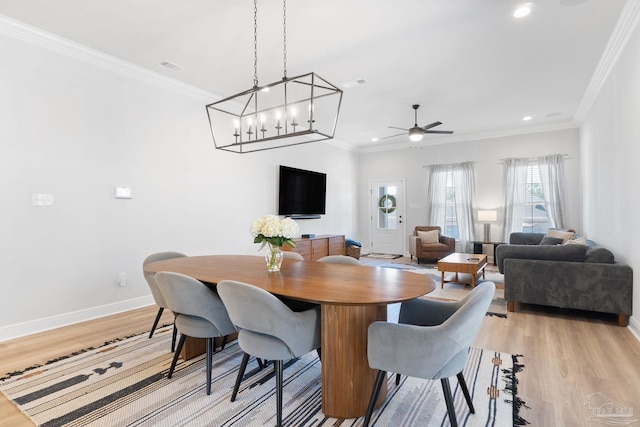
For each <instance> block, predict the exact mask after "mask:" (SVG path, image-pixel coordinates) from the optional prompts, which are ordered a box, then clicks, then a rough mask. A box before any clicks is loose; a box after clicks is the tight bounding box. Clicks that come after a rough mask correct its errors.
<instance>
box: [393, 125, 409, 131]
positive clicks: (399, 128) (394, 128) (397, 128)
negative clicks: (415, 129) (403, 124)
mask: <svg viewBox="0 0 640 427" xmlns="http://www.w3.org/2000/svg"><path fill="white" fill-rule="evenodd" d="M389 129H400V130H406V131H407V132H409V129H405V128H397V127H395V126H389Z"/></svg>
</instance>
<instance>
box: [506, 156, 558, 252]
mask: <svg viewBox="0 0 640 427" xmlns="http://www.w3.org/2000/svg"><path fill="white" fill-rule="evenodd" d="M505 177H506V180H505V217H504V220H505V223H504V235H503V241H505V242H508V241H509V235H510V234H511V233H512V232H515V231H524V232H532V233H545V232H546V231H547V230H548V229H549V228H564V227H565V215H566V213H565V210H566V201H565V200H566V179H565V176H564V156H563V155H562V154H552V155H549V156H543V157H537V158H534V159H505Z"/></svg>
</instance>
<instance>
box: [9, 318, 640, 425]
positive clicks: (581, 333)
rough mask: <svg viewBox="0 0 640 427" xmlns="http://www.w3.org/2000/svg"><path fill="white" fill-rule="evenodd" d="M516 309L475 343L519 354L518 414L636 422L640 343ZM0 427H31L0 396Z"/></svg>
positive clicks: (23, 353) (124, 331)
mask: <svg viewBox="0 0 640 427" xmlns="http://www.w3.org/2000/svg"><path fill="white" fill-rule="evenodd" d="M517 309H518V311H517V312H515V313H509V315H508V318H507V319H502V318H498V317H485V319H484V323H483V326H482V329H481V332H480V334H479V336H478V338H477V340H476V342H475V345H476V346H479V347H483V348H487V349H492V350H498V351H501V352H506V353H510V354H522V355H524V357H522V358H521V359H520V360H521V362H522V363H523V364H524V365H525V368H524V370H523V372H521V373H520V375H519V380H520V382H519V395H520V397H521V398H522V399H523V400H524V401H525V402H526V405H527V406H528V407H529V408H530V409H522V411H521V416H522V417H523V418H525V419H526V420H527V421H529V422H530V423H531V424H530V425H532V426H545V427H549V426H586V425H594V424H597V425H601V424H599V423H589V422H587V421H586V420H587V418H588V417H589V416H590V415H591V413H590V411H589V409H588V408H587V407H586V406H585V405H584V402H585V400H586V399H587V397H588V396H589V395H590V394H592V393H596V392H601V393H604V394H605V395H606V396H607V398H609V399H611V400H612V401H615V402H617V403H619V404H620V405H622V406H624V407H626V408H633V410H634V412H635V414H637V415H636V417H634V419H638V418H640V342H639V341H637V340H636V338H635V337H634V336H633V335H632V334H631V332H629V330H628V329H627V328H621V327H618V326H616V319H615V316H608V315H606V316H601V315H592V314H585V313H580V312H577V313H576V312H571V311H563V310H553V309H544V308H541V307H536V306H519V307H518V308H517ZM156 311H157V308H156V307H155V306H154V307H148V308H144V309H139V310H134V311H131V312H127V313H123V314H119V315H115V316H110V317H106V318H103V319H98V320H93V321H90V322H85V323H82V324H78V325H73V326H68V327H65V328H60V329H57V330H53V331H49V332H44V333H41V334H37V335H33V336H29V337H24V338H19V339H16V340H12V341H6V342H3V343H0V373H1V374H4V373H6V372H11V371H14V370H21V369H24V368H25V367H27V366H30V365H33V364H37V363H44V362H46V361H47V360H50V359H52V358H55V357H57V356H61V355H66V354H70V353H72V352H73V351H76V350H80V349H82V348H87V347H89V346H99V345H101V344H103V343H104V341H107V340H110V339H113V338H118V337H123V336H127V335H132V334H135V333H141V332H144V331H146V330H148V329H149V328H150V326H151V324H152V322H153V318H154V316H155V314H156ZM162 322H163V323H165V324H168V323H170V322H171V314H166V313H165V315H164V316H163V320H162ZM1 374H0V375H1ZM501 397H504V398H507V399H508V398H509V397H508V396H501ZM0 425H1V426H12V427H16V426H17V427H19V426H29V425H32V424H31V422H30V421H29V420H28V419H27V418H26V417H24V416H23V415H22V414H21V413H20V412H19V411H18V410H17V408H16V407H15V406H14V405H13V404H12V403H10V402H9V401H8V400H7V399H6V398H5V397H4V395H1V394H0ZM632 425H636V424H635V423H634V424H632ZM637 425H640V422H638V423H637Z"/></svg>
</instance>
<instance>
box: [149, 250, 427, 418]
mask: <svg viewBox="0 0 640 427" xmlns="http://www.w3.org/2000/svg"><path fill="white" fill-rule="evenodd" d="M145 271H147V272H149V273H157V272H158V271H173V272H177V273H182V274H186V275H188V276H191V277H193V278H195V279H198V280H200V281H201V282H203V283H205V284H207V285H209V286H213V285H215V284H216V283H218V282H219V281H221V280H225V279H230V280H237V281H240V282H245V283H248V284H251V285H253V286H257V287H259V288H262V289H264V290H266V291H268V292H270V293H272V294H275V295H279V296H283V297H288V298H291V299H295V300H300V301H307V302H312V303H317V304H320V305H321V335H322V360H321V366H322V368H321V377H322V412H323V413H324V414H325V415H326V416H329V417H335V418H355V417H360V416H363V415H364V414H365V413H366V410H367V405H368V403H369V398H370V395H371V390H372V388H373V383H374V382H375V377H376V372H375V371H374V370H372V369H371V368H369V363H368V359H367V334H368V332H367V331H368V328H369V325H370V324H371V323H373V322H375V321H378V320H383V321H384V320H387V304H391V303H398V302H402V301H407V300H410V299H413V298H417V297H420V296H422V295H425V294H427V293H429V292H431V291H433V290H434V289H435V282H434V281H433V279H431V278H430V277H429V276H427V275H424V274H415V273H410V272H407V271H403V270H402V269H397V268H384V267H372V266H359V265H348V264H335V263H320V262H315V261H298V260H293V259H285V260H284V261H283V264H282V268H281V270H280V271H279V272H272V273H269V272H267V267H266V264H265V259H264V257H261V256H250V255H207V256H193V257H181V258H173V259H169V260H164V261H158V262H154V263H151V264H148V265H147V266H145ZM399 350H401V349H399ZM385 399H386V387H383V389H382V390H381V392H380V396H379V397H378V401H377V405H376V406H379V405H381V404H382V402H384V400H385Z"/></svg>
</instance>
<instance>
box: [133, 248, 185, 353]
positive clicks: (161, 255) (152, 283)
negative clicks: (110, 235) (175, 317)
mask: <svg viewBox="0 0 640 427" xmlns="http://www.w3.org/2000/svg"><path fill="white" fill-rule="evenodd" d="M185 256H186V255H185V254H183V253H180V252H157V253H155V254H151V255H149V256H148V257H146V258H145V259H144V261H142V274H144V279H145V280H146V281H147V284H148V285H149V289H150V290H151V295H153V299H154V301H155V302H156V305H158V307H159V308H158V314H156V319H155V320H154V322H153V326H152V327H151V332H149V338H151V337H152V336H153V332H154V331H155V330H156V327H157V326H158V321H159V320H160V317H161V316H162V313H163V312H164V309H165V308H167V303H166V301H165V300H164V296H162V293H161V292H160V289H158V285H157V284H156V280H155V278H154V275H153V274H149V273H147V272H146V271H144V267H145V266H146V265H147V264H151V263H152V262H156V261H164V260H165V259H172V258H181V257H185ZM176 333H177V329H176V324H175V322H174V323H173V336H172V338H171V351H175V348H176Z"/></svg>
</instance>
